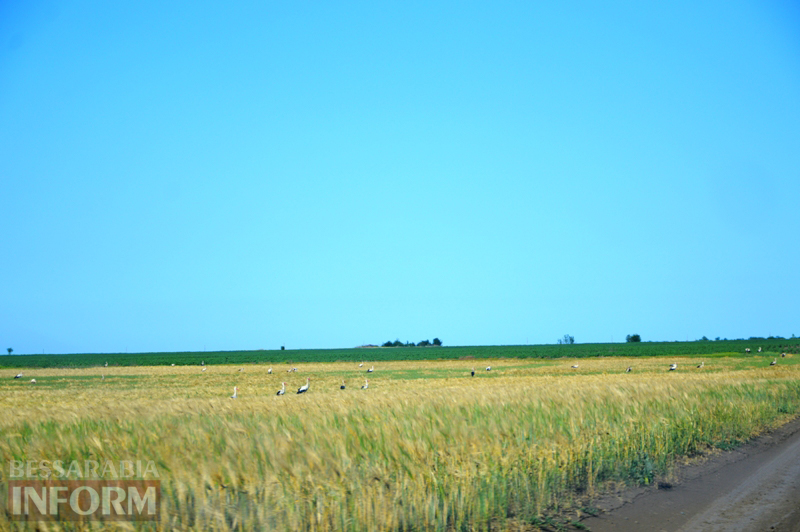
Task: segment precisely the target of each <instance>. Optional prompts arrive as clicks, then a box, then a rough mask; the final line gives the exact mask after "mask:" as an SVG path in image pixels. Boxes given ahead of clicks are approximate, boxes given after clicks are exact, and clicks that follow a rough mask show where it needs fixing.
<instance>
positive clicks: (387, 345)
mask: <svg viewBox="0 0 800 532" xmlns="http://www.w3.org/2000/svg"><path fill="white" fill-rule="evenodd" d="M393 345H394V344H392V341H391V340H389V341H388V342H386V343H385V344H381V347H392V346H393Z"/></svg>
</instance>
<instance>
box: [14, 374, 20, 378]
mask: <svg viewBox="0 0 800 532" xmlns="http://www.w3.org/2000/svg"><path fill="white" fill-rule="evenodd" d="M14 378H15V379H21V378H22V373H17V374H16V375H15V376H14Z"/></svg>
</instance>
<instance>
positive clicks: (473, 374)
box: [472, 368, 475, 377]
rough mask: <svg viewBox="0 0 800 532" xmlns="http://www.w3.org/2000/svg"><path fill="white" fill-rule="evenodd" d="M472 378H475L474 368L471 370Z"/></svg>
mask: <svg viewBox="0 0 800 532" xmlns="http://www.w3.org/2000/svg"><path fill="white" fill-rule="evenodd" d="M472 376H473V377H474V376H475V368H472Z"/></svg>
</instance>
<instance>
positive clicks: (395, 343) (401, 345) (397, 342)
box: [392, 338, 403, 347]
mask: <svg viewBox="0 0 800 532" xmlns="http://www.w3.org/2000/svg"><path fill="white" fill-rule="evenodd" d="M392 347H403V342H401V341H400V338H398V339H397V340H395V341H394V342H392Z"/></svg>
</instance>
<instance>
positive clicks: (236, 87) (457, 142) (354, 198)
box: [0, 0, 800, 353]
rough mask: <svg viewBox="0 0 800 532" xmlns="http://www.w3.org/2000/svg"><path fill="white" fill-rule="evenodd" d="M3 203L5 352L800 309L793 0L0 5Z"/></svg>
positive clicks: (592, 325)
mask: <svg viewBox="0 0 800 532" xmlns="http://www.w3.org/2000/svg"><path fill="white" fill-rule="evenodd" d="M232 4H233V5H232ZM0 204H1V205H2V211H0V251H2V256H0V342H2V344H0V347H2V349H3V350H4V349H5V348H6V347H12V348H14V351H15V352H16V353H41V352H47V353H64V352H115V351H116V352H120V351H125V350H128V351H131V352H133V351H177V350H203V349H207V350H234V349H260V348H264V349H276V348H278V347H280V346H281V345H286V347H287V349H292V348H322V347H332V348H336V347H351V346H357V345H361V344H365V343H382V342H384V341H386V340H394V339H396V338H399V339H401V340H403V341H406V340H410V341H415V342H418V341H420V340H424V339H431V340H432V339H433V338H434V337H439V338H440V339H442V341H443V342H444V344H445V345H486V344H525V343H531V344H533V343H555V341H556V340H557V339H558V338H560V337H561V336H563V335H564V334H571V335H573V336H574V337H575V339H576V341H577V342H579V343H582V342H609V341H617V342H619V341H624V339H625V335H626V334H633V333H638V334H641V336H642V339H643V340H645V341H646V340H686V339H689V340H694V339H698V338H700V337H702V336H704V335H705V336H708V337H709V338H714V337H717V336H720V337H728V338H739V337H749V336H770V335H779V336H787V337H788V336H791V335H792V334H797V335H800V313H799V312H798V308H800V306H799V305H800V303H799V302H800V275H799V274H798V272H800V244H799V242H798V237H799V236H800V209H798V205H800V7H798V6H797V4H796V3H794V2H791V1H783V2H781V1H769V0H758V1H751V2H749V1H738V2H737V1H734V2H730V1H719V2H702V3H698V2H694V1H686V2H676V1H665V2H603V3H591V2H531V1H520V2H463V1H458V2H455V1H454V2H409V1H402V2H374V1H366V2H329V3H322V2H261V1H259V2H252V3H248V2H155V1H148V0H139V1H136V2H80V1H78V2H49V1H29V0H24V1H23V0H5V1H2V2H0Z"/></svg>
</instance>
